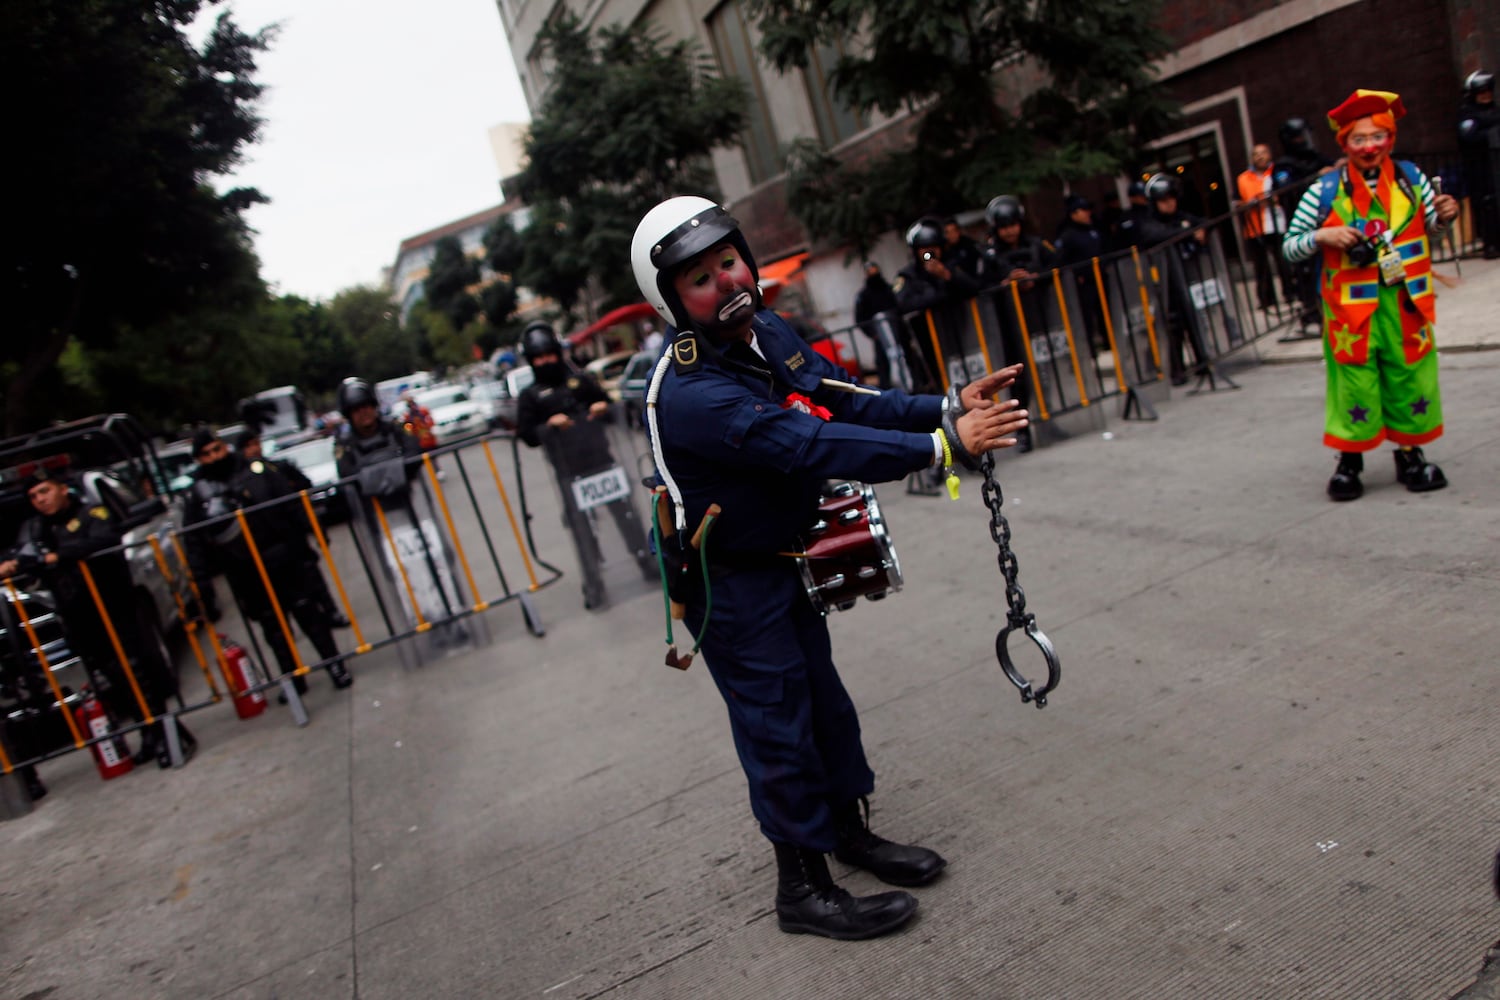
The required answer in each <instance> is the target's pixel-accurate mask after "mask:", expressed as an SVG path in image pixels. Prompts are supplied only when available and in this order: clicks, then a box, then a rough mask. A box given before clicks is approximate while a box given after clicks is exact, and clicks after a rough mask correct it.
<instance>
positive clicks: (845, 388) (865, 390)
mask: <svg viewBox="0 0 1500 1000" xmlns="http://www.w3.org/2000/svg"><path fill="white" fill-rule="evenodd" d="M818 381H819V382H822V383H823V384H824V385H826V386H828V388H830V389H836V390H838V391H839V392H852V393H854V394H855V395H857V396H878V395H880V390H879V389H871V388H870V387H869V386H867V385H855V384H854V383H853V382H840V381H839V380H838V379H836V378H820V379H818Z"/></svg>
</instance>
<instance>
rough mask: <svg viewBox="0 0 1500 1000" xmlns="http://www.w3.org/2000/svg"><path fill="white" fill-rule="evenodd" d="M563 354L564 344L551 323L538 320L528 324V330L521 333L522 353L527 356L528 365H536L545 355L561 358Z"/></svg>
mask: <svg viewBox="0 0 1500 1000" xmlns="http://www.w3.org/2000/svg"><path fill="white" fill-rule="evenodd" d="M562 352H563V350H562V344H561V343H560V342H559V341H558V339H557V334H556V333H555V332H554V331H553V329H552V324H551V323H544V322H542V321H541V320H537V321H536V322H534V323H528V324H527V326H526V329H524V330H522V331H521V353H522V354H524V355H525V356H526V363H527V364H532V363H534V362H535V361H536V359H537V358H539V357H541V356H542V355H543V354H556V355H557V356H558V357H559V358H561V357H562Z"/></svg>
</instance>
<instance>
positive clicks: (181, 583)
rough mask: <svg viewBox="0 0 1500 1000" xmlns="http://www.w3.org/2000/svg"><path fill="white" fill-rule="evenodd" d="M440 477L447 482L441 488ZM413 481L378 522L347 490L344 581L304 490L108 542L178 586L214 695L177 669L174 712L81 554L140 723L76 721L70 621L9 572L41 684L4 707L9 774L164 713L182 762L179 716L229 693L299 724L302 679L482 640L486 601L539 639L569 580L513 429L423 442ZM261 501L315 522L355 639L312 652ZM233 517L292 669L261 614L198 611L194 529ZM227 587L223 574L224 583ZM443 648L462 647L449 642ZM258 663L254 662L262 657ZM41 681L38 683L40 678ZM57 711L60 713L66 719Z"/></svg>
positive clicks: (21, 654)
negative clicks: (364, 602) (46, 743)
mask: <svg viewBox="0 0 1500 1000" xmlns="http://www.w3.org/2000/svg"><path fill="white" fill-rule="evenodd" d="M501 442H508V444H509V448H510V451H511V463H512V466H513V468H514V480H515V483H516V484H517V485H516V490H517V492H518V494H520V496H519V502H520V504H521V508H522V517H521V519H519V520H518V518H517V515H516V509H515V506H514V505H513V502H512V497H511V490H510V489H509V488H508V487H507V485H506V483H505V481H504V480H503V479H502V477H501V475H500V469H499V465H498V464H497V462H496V458H495V454H494V449H493V447H492V446H493V445H496V444H499V443H501ZM470 449H472V450H473V452H475V453H477V454H478V455H480V456H482V458H481V467H480V469H479V470H477V471H476V472H475V473H474V474H473V475H471V470H470V467H469V462H470V461H471V460H472V459H473V457H474V454H472V453H471V454H470V455H468V456H466V455H465V454H464V452H465V451H466V450H470ZM440 461H441V462H442V464H443V465H444V466H446V467H447V470H448V471H456V472H457V479H458V483H457V485H458V487H459V488H458V489H457V490H455V489H453V488H452V477H451V476H441V477H440V476H439V474H438V463H439V462H440ZM445 479H446V480H447V481H448V483H449V484H450V485H449V486H445V485H444V481H445ZM476 487H477V488H476ZM491 488H492V489H493V491H494V498H496V499H498V501H499V510H500V511H503V516H504V521H505V523H504V528H508V529H509V535H510V536H511V537H512V538H513V540H514V545H515V556H516V557H518V558H519V560H520V563H521V568H522V571H523V572H524V577H525V583H524V585H521V586H513V585H512V583H511V579H512V577H513V576H514V575H515V574H514V566H512V572H511V573H510V574H507V571H506V566H505V565H504V563H503V562H502V560H501V557H500V551H499V549H500V548H505V547H506V546H505V545H503V544H500V545H499V546H498V547H497V538H496V535H500V534H503V529H497V530H492V525H491V524H490V521H491V520H497V519H498V514H499V511H496V510H495V509H494V505H493V503H490V504H485V503H482V502H481V492H484V493H488V491H489V490H490V489H491ZM337 489H338V491H339V495H338V498H336V499H335V501H334V502H342V501H344V499H345V498H350V497H351V493H356V494H357V490H358V477H351V478H349V479H344V480H340V481H339V482H338V483H337ZM408 489H409V495H410V503H408V504H406V505H405V510H404V511H403V512H402V513H398V512H397V510H395V509H392V505H391V504H389V503H382V501H381V500H380V499H379V498H376V497H370V498H367V499H368V503H369V508H368V511H369V514H370V518H369V519H368V520H369V523H361V522H362V514H361V512H360V509H359V507H360V505H359V503H358V502H356V501H353V500H352V498H351V502H348V503H347V507H348V508H350V510H351V513H350V523H349V532H348V535H349V538H350V539H351V540H352V541H353V546H354V550H355V552H356V554H357V557H358V561H359V565H360V567H361V571H362V576H363V579H347V578H346V576H345V574H344V573H342V572H341V571H340V570H339V567H338V563H337V561H336V560H335V559H334V558H333V553H332V550H331V549H330V544H329V536H328V530H327V528H326V527H325V525H324V519H325V518H320V517H319V515H318V514H317V512H316V510H315V508H314V504H313V498H312V497H311V496H309V493H308V491H302V492H300V493H295V494H291V495H289V496H286V497H282V498H279V499H277V500H274V501H270V502H268V503H264V504H259V505H256V506H252V507H247V508H243V509H238V510H234V511H232V512H229V513H226V514H224V515H222V516H219V517H215V518H212V519H209V520H206V521H203V522H200V523H198V524H196V525H193V526H192V527H191V528H190V529H187V531H186V532H184V531H183V530H180V529H174V530H170V531H168V532H163V533H162V534H161V535H160V536H153V537H151V538H149V539H148V541H147V542H145V543H140V545H138V546H120V547H117V548H115V549H111V550H108V551H107V552H105V553H100V554H99V556H103V555H113V554H117V553H123V554H126V555H127V556H128V555H129V552H130V551H133V550H134V549H135V548H138V547H145V546H149V548H150V551H151V557H152V559H153V560H154V562H155V565H156V567H157V570H158V572H159V573H160V574H161V575H162V577H163V578H165V579H166V580H167V581H168V582H169V583H170V584H172V586H171V588H170V589H171V591H172V593H173V596H174V601H175V603H176V613H177V619H178V622H179V623H180V625H181V626H182V631H183V636H184V638H185V639H186V642H187V645H188V647H189V649H190V650H191V653H192V658H193V660H194V662H196V663H197V665H198V668H199V670H200V671H201V672H202V674H203V678H204V686H205V693H204V695H203V696H202V697H198V698H196V699H195V700H192V701H185V700H184V694H183V688H184V686H183V684H182V683H181V682H180V680H179V682H178V683H177V684H175V687H176V695H175V698H174V699H172V700H173V701H174V702H175V706H174V705H171V704H169V705H168V707H167V709H166V711H165V712H162V713H160V714H158V713H154V712H153V711H152V709H151V706H150V702H149V699H148V698H147V697H146V696H145V693H144V691H143V684H142V680H141V679H140V678H139V677H138V676H137V670H136V667H135V666H134V665H133V664H132V663H131V658H130V655H129V654H128V652H127V650H126V648H125V645H124V644H123V643H122V641H121V639H120V636H119V634H118V632H117V626H116V621H117V617H116V616H118V615H119V614H121V613H122V609H120V608H113V609H112V608H111V607H110V606H109V605H108V603H107V602H106V601H105V599H104V597H103V595H102V594H101V593H100V592H99V588H98V587H97V585H96V584H95V582H94V575H93V573H92V572H91V571H90V569H89V566H88V564H87V563H86V562H85V563H81V564H80V569H81V570H82V576H83V579H84V581H85V583H86V585H87V587H88V589H89V592H90V598H91V599H92V601H93V604H94V607H95V608H96V610H97V611H98V613H99V617H100V620H101V621H102V622H103V623H104V626H105V630H106V632H107V633H108V640H109V645H110V648H111V649H112V650H113V653H114V656H115V657H116V659H117V662H118V666H119V670H120V673H121V676H123V677H124V678H125V680H126V683H127V685H128V687H129V695H130V697H131V698H132V699H133V702H134V704H135V706H136V708H137V709H138V710H139V712H140V715H141V716H142V721H140V722H135V721H133V720H122V719H118V718H115V719H111V720H110V724H109V726H108V727H107V729H104V730H103V731H99V732H94V731H91V730H86V729H85V727H84V726H82V725H80V720H79V719H77V718H75V710H76V708H77V706H78V705H79V704H80V703H81V702H82V701H83V700H84V698H85V694H84V693H83V691H81V690H69V689H68V688H66V687H65V686H64V685H63V684H62V683H61V682H60V681H59V679H58V676H57V675H58V673H59V672H61V671H62V670H64V669H66V668H68V667H71V666H75V665H79V658H78V657H77V656H75V655H74V654H73V653H72V652H71V651H70V650H69V649H68V648H67V645H66V640H65V636H66V631H65V629H66V623H65V622H62V623H61V624H62V626H63V628H64V632H63V638H61V639H52V640H48V639H46V638H44V637H43V636H42V635H41V634H40V633H39V631H38V628H39V627H47V628H48V629H49V630H51V629H55V628H56V626H57V625H58V624H59V620H58V615H57V613H56V612H55V610H51V609H48V610H45V611H44V613H43V614H40V615H38V616H36V617H35V618H34V617H33V615H32V614H31V610H32V608H36V607H40V604H39V602H38V601H37V595H36V594H35V593H34V592H27V591H25V590H24V589H23V587H22V585H21V584H20V583H19V582H18V581H17V580H15V579H9V578H8V579H5V580H4V581H3V586H4V587H5V588H6V590H7V592H8V596H9V602H8V605H7V607H8V608H9V609H10V610H11V611H13V612H14V623H13V627H12V626H10V625H9V624H8V627H7V628H5V629H3V630H0V631H3V632H4V639H5V640H6V641H7V642H8V644H9V646H8V648H9V650H10V651H11V654H12V662H14V663H15V664H16V667H15V669H16V670H17V671H24V670H26V668H27V666H28V664H27V661H26V658H27V657H28V656H29V657H31V658H33V662H32V663H30V666H31V667H34V668H35V669H34V672H33V674H31V675H28V680H27V682H26V683H27V684H30V685H33V686H35V687H37V688H38V690H34V691H29V696H26V695H20V696H18V697H17V698H16V699H15V703H14V704H11V705H9V706H6V707H5V708H4V710H3V712H4V714H3V715H0V774H4V775H9V774H11V773H13V772H14V771H16V770H17V769H18V768H21V767H25V766H28V765H35V764H38V763H41V762H43V761H46V760H50V759H53V758H56V757H59V756H62V755H63V754H66V753H70V752H72V751H74V750H81V749H84V748H85V747H96V746H98V745H100V744H105V743H108V744H110V745H111V746H112V747H115V748H118V747H120V746H121V743H120V739H121V737H123V736H125V735H126V734H129V733H131V732H136V731H138V730H141V729H144V728H145V727H147V726H150V725H152V724H154V723H156V722H157V721H159V720H160V721H164V722H166V723H167V725H166V726H165V727H164V732H165V734H166V738H167V743H168V748H169V751H170V754H171V757H172V760H173V763H174V764H178V765H180V764H181V763H182V760H183V758H182V751H181V746H180V743H179V738H178V732H177V729H176V718H177V717H178V716H183V715H188V714H191V713H193V712H197V711H200V710H202V709H205V708H207V707H209V706H211V705H215V704H218V703H220V702H222V701H223V700H224V699H225V696H226V694H227V695H228V696H229V697H230V698H231V699H234V700H235V701H236V702H237V703H240V702H241V701H242V700H244V699H253V698H255V697H256V696H260V697H261V698H263V697H264V694H265V692H267V691H270V690H272V689H276V690H278V691H279V692H280V694H281V695H282V696H283V699H284V701H285V703H286V705H287V707H288V710H289V711H290V712H291V714H292V718H293V720H294V721H295V722H296V724H298V725H306V724H307V722H308V716H307V711H306V709H305V707H304V705H303V703H302V700H301V697H300V695H299V694H298V692H297V690H296V685H295V683H294V682H293V677H305V676H306V675H307V674H308V673H310V672H311V671H314V670H318V669H321V668H323V667H326V666H328V665H329V664H331V663H333V662H336V661H348V660H353V659H355V658H357V657H360V656H364V655H366V654H368V653H371V652H373V651H375V650H377V649H381V648H384V647H387V646H392V645H398V647H399V648H401V649H402V650H403V662H408V659H407V656H406V654H405V649H406V647H407V646H410V645H412V644H414V643H417V642H420V641H421V640H423V639H424V638H426V637H433V636H438V635H442V634H443V633H444V631H445V630H447V631H448V632H449V633H450V638H451V637H452V636H451V634H452V633H455V632H456V630H458V629H461V628H464V627H466V626H468V625H470V624H472V625H474V626H475V627H474V628H473V629H472V630H470V631H468V632H466V633H464V634H465V635H466V636H467V638H468V644H469V645H473V644H476V643H483V642H487V641H488V633H487V632H486V631H484V630H483V619H482V618H481V616H482V615H483V614H484V612H487V611H492V610H494V609H496V608H498V607H501V606H504V605H506V604H510V603H512V602H514V603H515V604H516V605H517V606H518V607H519V608H520V610H521V613H522V618H523V622H524V625H525V627H526V628H527V629H528V630H529V631H530V632H531V633H532V634H533V635H535V636H537V637H541V636H544V635H545V634H546V629H545V627H544V626H543V624H542V621H541V618H540V615H539V614H538V612H537V609H536V607H535V605H534V604H533V602H532V601H531V599H530V595H531V594H532V593H534V592H536V591H537V590H540V589H542V588H543V587H546V586H549V585H550V584H552V583H554V582H556V581H557V580H558V579H560V578H561V576H562V571H561V570H559V569H558V568H557V567H556V566H554V565H552V564H551V563H549V562H547V561H546V560H544V559H543V558H542V557H541V556H540V555H539V554H538V553H537V551H536V543H535V540H534V539H533V538H532V534H531V526H530V519H529V515H527V514H526V513H525V496H524V492H525V480H524V478H523V475H522V471H521V460H520V452H519V450H518V448H517V445H516V441H515V439H514V437H512V436H510V435H492V436H488V437H485V438H481V439H471V440H469V441H463V442H457V443H455V444H452V445H448V446H445V447H443V448H438V449H434V450H432V451H430V452H426V453H424V454H423V455H422V458H421V471H420V475H419V476H418V477H417V478H415V479H413V480H411V481H410V483H409V484H408ZM487 507H488V508H489V509H488V510H487ZM455 509H457V511H458V512H459V513H460V514H462V513H465V512H468V513H470V514H471V515H472V522H471V523H470V524H469V525H468V526H467V527H468V529H469V530H460V527H459V523H458V521H459V518H458V517H456V516H455ZM263 512H274V513H275V514H277V515H279V516H283V517H287V518H296V519H298V520H303V521H305V522H306V526H307V532H308V535H309V537H310V538H311V540H312V542H313V544H314V551H315V552H316V553H317V555H318V556H319V558H320V563H321V566H322V567H323V568H324V569H326V571H327V573H328V575H329V577H330V578H331V580H332V582H333V586H334V589H335V591H336V592H337V594H338V603H339V605H340V606H341V608H342V610H343V612H344V614H345V615H346V616H347V618H348V620H349V629H350V632H351V634H352V635H353V638H354V645H353V648H352V649H350V650H347V651H340V652H339V654H338V655H337V656H335V657H327V658H324V659H321V660H317V661H315V662H309V661H308V660H307V659H306V658H305V657H304V656H303V654H302V651H301V650H300V649H299V647H298V643H297V637H296V635H295V634H294V633H293V631H292V625H291V621H290V619H289V616H288V610H289V609H288V608H287V607H286V606H285V604H284V601H283V600H282V598H281V596H280V595H278V594H277V592H276V589H275V587H274V586H273V584H272V580H271V573H270V572H269V571H268V568H267V566H266V565H265V563H264V562H263V561H262V555H261V548H260V546H259V545H257V543H256V539H255V534H254V530H253V523H252V522H253V519H254V515H258V514H261V513H263ZM325 517H326V515H325ZM231 521H232V522H234V524H235V525H237V526H238V528H239V530H240V532H242V534H243V539H244V542H245V545H246V548H247V549H248V551H249V554H250V556H251V558H252V561H253V563H254V565H255V569H256V575H257V576H258V577H259V580H260V584H261V586H263V587H264V588H265V591H266V594H267V597H268V599H269V602H270V606H271V609H272V613H273V616H274V620H275V627H276V628H277V629H278V630H279V631H280V633H281V638H282V639H283V641H285V643H286V645H287V647H288V648H289V650H290V651H291V656H292V658H293V660H294V662H295V670H293V671H292V672H291V673H288V674H280V673H279V672H278V671H279V664H277V663H276V661H275V659H274V657H273V656H268V655H267V652H266V650H265V649H264V643H263V641H262V639H261V637H259V636H257V635H256V631H257V628H256V623H254V622H253V621H252V620H251V618H250V617H249V616H246V615H245V614H244V613H243V611H241V614H240V616H239V621H238V622H237V623H228V622H225V621H222V620H221V621H220V622H218V623H211V622H208V621H206V620H205V619H204V618H202V617H201V610H202V609H203V608H204V606H205V604H204V601H203V593H202V590H203V586H204V584H205V582H206V581H200V580H198V579H196V578H195V577H194V575H193V573H192V571H191V569H190V567H189V565H188V556H187V552H186V546H185V536H186V535H187V534H191V533H194V532H210V531H215V530H216V529H222V528H224V527H225V526H226V525H227V524H228V523H229V522H231ZM377 526H378V530H376V529H377ZM94 558H98V556H96V557H94ZM510 558H512V557H511V556H510V555H509V554H507V559H510ZM486 570H488V572H486ZM308 571H309V572H318V568H317V567H316V566H314V567H311V568H310V569H309V570H308ZM228 589H229V588H228V586H227V582H225V585H224V590H228ZM221 593H222V592H221ZM231 594H232V592H231ZM361 597H371V598H373V603H374V605H375V607H376V609H377V616H378V618H379V622H378V623H376V624H373V625H372V624H371V622H370V621H369V616H368V615H366V616H364V617H363V618H362V616H361V614H360V609H359V607H358V603H359V602H358V601H357V600H356V598H361ZM9 622H10V616H9V614H7V623H9ZM18 629H19V632H18V631H17V630H18ZM230 632H235V633H237V636H238V637H242V638H243V639H244V640H245V643H244V644H245V645H246V646H248V647H249V649H251V650H253V651H254V657H253V660H252V662H251V663H250V665H249V666H248V669H247V668H246V667H245V666H244V665H243V661H240V662H236V661H238V660H239V657H237V656H231V655H230V652H229V649H230V648H232V647H233V645H234V644H232V643H230V644H226V643H225V642H224V641H223V639H222V638H221V635H227V634H228V633H230ZM22 636H24V641H23V640H22V638H21V637H22ZM447 645H449V646H453V645H454V644H453V643H451V642H450V643H447ZM227 647H228V648H227ZM416 659H417V661H418V662H421V659H422V656H421V652H420V650H419V651H417V653H416ZM257 662H258V664H259V666H258V667H257V666H256V665H255V663H257ZM82 666H83V667H84V668H85V670H86V671H87V680H86V681H85V682H84V684H85V685H86V686H87V687H88V688H89V689H91V691H90V693H97V692H96V691H94V690H92V689H95V688H96V687H97V684H98V679H97V675H98V670H97V665H90V664H82ZM167 667H168V669H169V670H173V673H174V677H175V669H174V668H173V665H172V664H170V663H169V664H167ZM215 667H216V668H217V677H216V675H215ZM38 678H40V680H41V682H42V683H41V684H37V683H36V682H37V680H38ZM57 716H61V719H60V721H59V720H58V719H57V718H56V717H57ZM22 725H30V726H33V727H37V726H39V727H41V728H43V729H50V730H51V731H52V735H53V742H54V743H56V744H57V745H55V746H53V747H51V748H49V749H44V750H41V751H39V752H34V753H31V754H28V755H25V756H22V755H20V754H15V753H12V752H11V751H10V750H9V748H8V747H7V741H6V739H5V736H6V733H7V731H11V732H12V733H13V734H14V731H15V729H16V727H18V726H22ZM64 731H65V733H66V735H65V736H64V735H63V733H64ZM33 738H37V734H35V733H34V734H33Z"/></svg>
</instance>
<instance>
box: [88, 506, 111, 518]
mask: <svg viewBox="0 0 1500 1000" xmlns="http://www.w3.org/2000/svg"><path fill="white" fill-rule="evenodd" d="M89 516H90V517H96V518H98V519H99V520H101V521H108V520H109V510H108V509H107V508H105V507H90V508H89Z"/></svg>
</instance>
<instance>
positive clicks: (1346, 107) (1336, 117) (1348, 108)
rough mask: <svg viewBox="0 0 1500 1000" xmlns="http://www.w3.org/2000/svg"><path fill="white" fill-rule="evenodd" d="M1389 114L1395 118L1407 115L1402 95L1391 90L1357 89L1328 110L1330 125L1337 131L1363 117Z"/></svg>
mask: <svg viewBox="0 0 1500 1000" xmlns="http://www.w3.org/2000/svg"><path fill="white" fill-rule="evenodd" d="M1381 112H1385V113H1386V114H1389V115H1390V116H1391V118H1392V119H1393V120H1394V119H1396V118H1402V117H1404V116H1405V115H1406V106H1405V105H1403V104H1402V103H1401V95H1400V94H1393V93H1391V92H1390V91H1389V90H1363V89H1361V90H1356V91H1355V92H1354V93H1352V94H1350V95H1349V96H1348V97H1347V98H1345V99H1344V103H1343V104H1340V105H1339V106H1338V107H1336V108H1334V109H1333V110H1332V111H1330V112H1328V127H1329V128H1331V129H1333V130H1334V131H1335V132H1337V131H1338V130H1339V129H1341V128H1343V127H1344V126H1346V125H1353V124H1354V123H1355V122H1357V121H1359V120H1360V119H1361V118H1368V117H1369V116H1370V115H1378V114H1380V113H1381Z"/></svg>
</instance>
